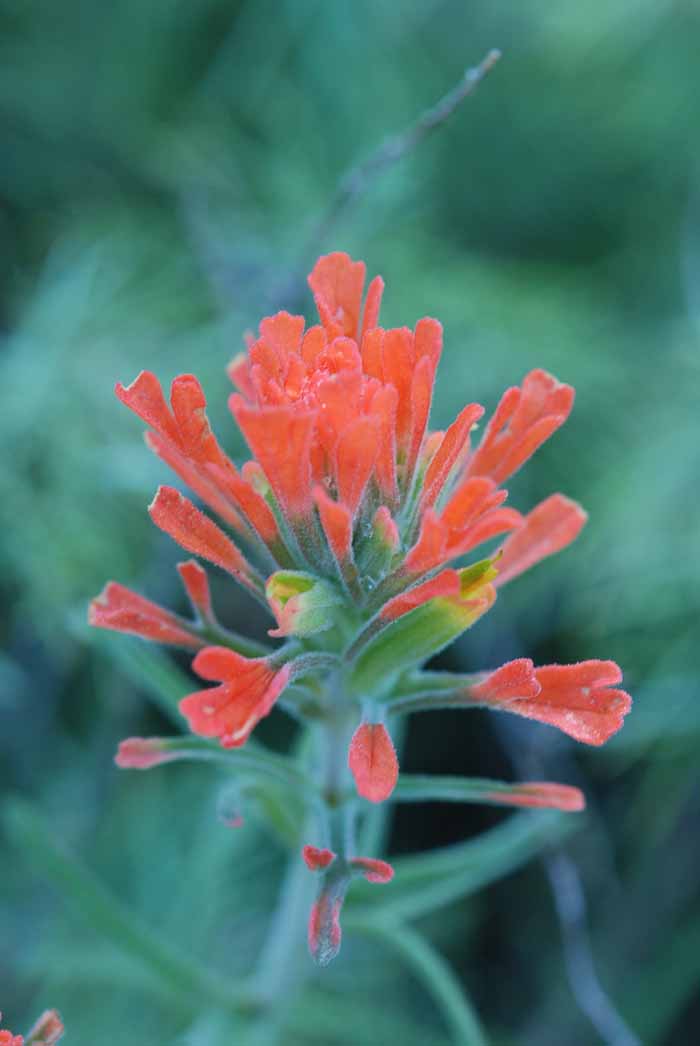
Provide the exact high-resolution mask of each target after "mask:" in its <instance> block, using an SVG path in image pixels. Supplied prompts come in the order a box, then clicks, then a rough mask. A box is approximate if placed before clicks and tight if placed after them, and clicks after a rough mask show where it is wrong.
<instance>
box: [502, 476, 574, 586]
mask: <svg viewBox="0 0 700 1046" xmlns="http://www.w3.org/2000/svg"><path fill="white" fill-rule="evenodd" d="M587 519H588V516H587V515H586V513H585V512H584V510H583V509H582V508H581V506H580V505H577V504H576V502H575V501H571V500H570V499H569V498H565V497H564V495H563V494H552V495H551V497H549V498H546V499H545V500H544V501H542V502H540V504H539V505H537V506H536V508H534V509H533V510H532V512H530V513H529V514H528V515H527V516H526V517H525V520H524V522H523V524H522V526H520V527H519V528H518V529H517V530H515V531H514V533H512V534H511V535H510V537H509V538H507V539H506V541H505V542H504V543H503V545H502V546H501V550H500V551H501V557H500V559H499V560H498V561H497V563H496V567H497V570H498V577H497V578H496V581H495V582H494V584H495V585H496V587H500V586H501V585H505V584H506V582H507V581H512V579H513V578H514V577H518V575H519V574H522V573H523V572H524V571H525V570H529V568H530V567H533V566H535V564H536V563H539V562H540V561H541V560H543V559H546V558H547V557H548V556H553V555H554V554H555V552H561V550H562V549H563V548H566V546H567V545H570V544H571V542H572V541H574V540H575V539H576V538H577V537H578V535H579V534H580V532H581V529H582V528H583V526H584V524H585V522H586V520H587Z"/></svg>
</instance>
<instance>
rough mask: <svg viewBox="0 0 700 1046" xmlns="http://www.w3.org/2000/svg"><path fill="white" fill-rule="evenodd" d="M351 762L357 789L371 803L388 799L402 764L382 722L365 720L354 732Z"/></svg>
mask: <svg viewBox="0 0 700 1046" xmlns="http://www.w3.org/2000/svg"><path fill="white" fill-rule="evenodd" d="M348 765H349V767H350V770H351V772H352V776H353V777H354V778H355V785H356V787H357V791H358V793H359V794H360V795H361V796H362V797H363V799H369V801H370V802H371V803H381V802H383V801H384V800H385V799H388V798H389V796H390V795H391V793H392V792H393V791H394V788H395V787H396V782H397V780H398V776H399V764H398V760H397V758H396V750H395V749H394V746H393V744H392V741H391V738H390V737H389V733H388V731H387V729H386V727H385V726H384V724H383V723H362V724H361V725H360V726H358V728H357V730H356V731H355V733H354V734H353V736H352V741H351V742H350V752H349V754H348Z"/></svg>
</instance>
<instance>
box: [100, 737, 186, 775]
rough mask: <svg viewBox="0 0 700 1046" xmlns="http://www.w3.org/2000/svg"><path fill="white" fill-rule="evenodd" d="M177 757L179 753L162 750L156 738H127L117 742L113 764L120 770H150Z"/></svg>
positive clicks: (173, 760)
mask: <svg viewBox="0 0 700 1046" xmlns="http://www.w3.org/2000/svg"><path fill="white" fill-rule="evenodd" d="M179 757H180V753H179V752H176V751H174V750H172V749H164V748H162V747H161V745H160V740H159V739H158V738H154V737H127V738H125V739H124V740H123V741H120V742H119V748H118V749H117V754H116V755H115V757H114V762H115V763H116V764H117V766H118V767H119V768H120V769H121V770H150V769H152V767H154V766H160V765H161V764H162V763H172V762H175V761H176V760H177V759H179Z"/></svg>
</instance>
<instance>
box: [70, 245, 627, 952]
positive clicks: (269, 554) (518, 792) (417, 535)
mask: <svg viewBox="0 0 700 1046" xmlns="http://www.w3.org/2000/svg"><path fill="white" fill-rule="evenodd" d="M309 284H310V287H311V290H312V292H313V295H314V299H315V302H316V307H317V310H318V314H319V317H320V323H319V324H316V325H314V326H311V327H308V328H307V327H306V326H305V322H304V319H303V317H301V316H292V315H290V314H289V313H287V312H279V313H277V314H276V315H274V316H270V317H267V318H266V319H264V320H262V322H261V323H260V328H259V333H258V336H257V337H251V338H250V339H249V344H248V348H247V351H246V352H245V353H241V354H239V355H238V356H236V357H235V359H234V360H233V361H232V362H231V364H230V365H229V367H228V374H229V377H230V378H231V380H232V382H233V385H234V386H235V391H234V392H233V393H232V395H231V396H230V399H229V406H230V409H231V412H232V414H233V416H234V418H235V420H236V422H237V423H238V425H239V427H240V429H241V431H242V433H243V436H244V437H245V440H246V442H247V444H248V446H249V448H250V451H251V453H252V455H253V458H252V460H251V461H249V462H247V463H246V464H244V465H243V466H242V468H240V469H238V468H237V467H236V466H235V465H234V464H233V462H232V461H231V459H230V458H229V457H228V456H227V454H226V453H225V452H224V450H223V449H222V448H221V446H220V445H219V443H218V441H217V440H216V437H215V436H214V435H213V433H212V431H211V428H210V426H209V422H208V420H207V416H206V400H205V397H204V393H203V390H202V388H201V386H200V384H199V382H198V381H197V379H196V378H195V377H194V376H192V375H182V376H180V377H178V378H176V379H175V380H174V382H173V383H172V386H171V390H170V400H169V403H168V402H167V401H166V399H165V396H164V394H163V391H162V389H161V386H160V383H159V382H158V379H157V378H156V377H155V375H153V374H151V373H149V372H143V373H141V374H140V375H139V376H138V377H137V378H136V380H135V381H134V382H133V384H131V385H129V386H127V387H125V386H123V385H117V390H116V391H117V395H118V396H119V398H120V399H121V400H122V402H123V403H125V404H126V405H127V406H128V407H130V408H131V409H132V410H133V411H134V412H135V413H136V414H137V415H139V417H140V418H141V419H142V420H143V421H145V422H146V424H147V425H148V426H149V432H148V434H147V443H148V445H149V446H150V447H151V449H152V450H153V451H154V452H155V453H156V454H157V455H158V456H159V457H160V458H161V459H162V460H163V461H164V462H165V463H166V464H167V465H168V466H169V467H170V468H171V469H172V470H173V472H174V473H175V474H176V476H177V477H179V479H180V480H181V481H182V482H183V483H184V484H185V485H186V486H187V487H188V488H189V489H190V490H191V491H192V493H193V494H194V495H195V496H196V498H197V499H198V500H199V502H200V503H201V504H202V506H203V507H204V510H205V511H203V510H202V509H201V508H198V507H197V506H196V505H195V504H194V503H193V502H192V501H190V500H189V499H188V498H187V497H186V496H185V495H184V494H182V493H181V492H180V491H178V490H176V489H175V488H173V487H169V486H163V487H161V488H160V489H159V491H158V492H157V494H156V497H155V499H154V501H153V503H152V505H151V506H150V509H149V512H150V514H151V517H152V519H153V521H154V523H155V524H156V525H157V526H158V527H160V528H161V529H162V530H164V531H165V532H166V533H167V534H169V535H170V536H171V537H172V538H173V539H174V540H175V541H176V542H177V543H178V544H180V545H181V546H182V547H183V548H185V549H186V550H187V551H188V552H190V553H192V554H193V555H195V556H198V557H200V558H201V559H204V560H206V561H208V562H209V563H211V564H213V565H214V566H215V567H218V568H220V569H221V570H223V571H225V572H227V573H228V574H229V575H231V576H232V577H233V578H234V579H235V580H236V581H237V582H239V583H240V584H241V585H242V586H243V587H244V588H245V589H246V590H247V592H248V593H249V594H250V595H251V596H252V597H253V598H254V599H256V600H257V601H258V602H259V603H261V604H262V605H263V606H264V607H265V608H266V610H267V611H268V612H269V613H270V616H271V619H272V624H271V627H270V629H269V634H270V636H272V637H276V638H279V639H280V640H281V643H280V644H278V645H277V646H270V645H265V644H261V643H257V642H255V641H253V640H249V639H246V638H245V637H243V636H239V635H237V634H235V633H231V632H228V631H226V629H224V628H222V626H221V625H220V624H219V623H218V621H217V619H216V617H215V615H214V611H213V609H212V604H211V597H210V593H209V587H208V582H207V575H206V573H205V571H204V569H203V568H202V567H201V566H200V565H199V564H197V562H196V561H192V560H191V561H188V562H187V563H184V564H181V565H180V566H179V568H178V569H179V571H180V575H181V578H182V581H183V583H184V585H185V588H186V592H187V595H188V597H189V600H190V602H191V604H192V607H193V611H194V618H192V619H185V618H181V617H179V616H176V615H174V614H171V613H170V612H169V611H166V610H164V609H162V608H161V607H159V606H157V605H156V604H155V603H151V602H150V600H148V599H146V598H144V597H143V596H140V595H136V594H135V593H133V592H131V591H130V590H129V589H127V588H124V587H123V586H122V585H120V584H117V583H116V582H111V583H110V584H109V585H107V587H106V588H105V590H104V592H103V593H102V594H101V595H100V596H98V597H97V599H96V600H94V601H93V603H92V605H91V610H90V620H91V622H92V624H94V625H97V626H98V627H101V628H111V629H116V630H117V631H124V632H131V633H134V634H136V635H139V636H141V637H142V638H144V639H149V640H156V641H159V642H163V643H167V644H173V645H177V646H180V647H183V648H185V649H188V650H190V651H191V652H193V653H194V655H195V656H194V659H193V662H192V667H193V669H194V671H195V672H196V673H197V674H198V675H199V676H201V677H202V678H203V679H205V680H206V681H208V682H214V683H216V684H217V685H216V686H213V687H208V688H205V689H202V690H198V691H196V692H194V693H192V694H190V695H189V696H187V697H185V698H184V699H183V700H182V701H181V702H180V710H181V712H182V714H183V716H184V717H185V719H186V721H187V724H188V726H189V728H190V730H191V731H192V732H193V733H194V734H196V735H199V736H200V737H202V738H208V739H211V740H212V742H217V743H218V744H219V745H221V746H223V747H224V748H237V747H240V746H242V745H244V744H245V742H246V740H247V739H248V737H249V735H250V733H251V731H252V730H253V729H254V728H255V726H256V725H257V723H258V722H259V721H260V719H262V718H263V717H264V716H266V715H267V714H268V713H269V712H270V711H271V710H272V708H273V707H274V706H275V705H276V704H277V703H278V702H284V703H285V706H286V707H288V708H289V709H290V710H291V711H292V712H293V713H294V714H295V715H296V716H297V718H299V719H300V720H302V721H307V722H309V723H311V724H313V727H314V729H315V730H317V732H318V736H319V738H320V739H321V746H322V747H323V751H324V753H325V755H324V756H323V759H322V760H321V762H322V764H323V765H322V767H321V768H320V769H319V771H318V774H317V778H318V780H317V781H316V783H315V787H316V808H318V801H319V800H320V803H321V805H322V806H323V805H325V809H326V815H325V819H322V820H323V823H322V824H321V826H320V829H319V830H320V832H321V834H322V836H325V841H326V842H327V843H328V844H329V845H327V846H326V845H324V846H323V847H320V848H316V847H312V846H309V845H307V846H306V847H305V848H304V852H303V858H304V860H305V862H306V864H307V865H308V867H309V868H311V869H312V870H314V871H316V872H318V873H319V874H320V876H321V888H320V890H319V894H318V898H317V901H316V903H315V905H314V909H313V912H312V915H311V919H310V923H309V931H308V932H309V945H310V948H311V951H312V953H313V954H314V956H315V957H316V958H317V959H318V961H319V962H321V963H325V962H327V961H329V959H330V958H332V957H333V955H334V954H335V953H336V952H337V950H338V948H339V946H340V936H341V934H340V922H339V918H340V910H341V906H342V903H343V899H344V897H345V893H346V891H347V889H348V887H349V885H350V883H351V880H352V878H353V877H354V876H355V875H357V874H363V875H364V876H365V878H367V879H369V880H370V881H372V882H388V881H389V879H390V878H391V876H392V874H393V872H392V870H391V868H390V866H389V865H387V864H386V863H385V862H382V861H378V860H375V859H373V858H365V857H355V856H349V855H348V850H350V851H352V846H353V843H352V840H353V838H354V835H353V825H354V818H355V817H356V815H357V813H358V811H361V810H362V807H361V806H360V805H359V804H358V802H357V798H356V795H359V796H360V797H361V798H363V799H366V800H369V801H370V802H373V803H378V802H382V801H384V800H386V799H388V798H389V796H391V794H392V792H393V791H394V789H395V787H396V786H397V779H399V766H398V760H397V755H396V751H395V749H394V745H393V743H392V740H391V736H390V733H389V730H388V727H387V723H390V722H391V719H392V717H394V716H396V715H406V714H408V713H411V712H416V711H421V710H424V709H430V708H439V707H441V706H450V707H464V708H466V707H473V706H477V705H478V706H485V707H488V708H494V709H498V710H502V711H510V712H514V713H515V714H517V715H521V716H525V717H527V718H530V719H536V720H539V721H540V722H543V723H548V724H550V725H552V726H555V727H557V728H558V729H560V730H562V731H563V732H564V733H566V734H569V735H570V736H571V737H573V738H575V739H576V740H578V741H582V742H585V743H587V744H594V745H597V744H602V743H603V742H604V741H606V740H607V739H608V738H609V737H610V736H611V735H612V734H614V733H615V732H616V731H617V730H618V729H619V728H620V726H621V725H622V721H623V717H624V716H625V714H626V713H627V711H628V710H629V707H630V698H629V696H628V695H627V694H626V693H625V692H624V691H623V690H619V689H617V684H618V683H619V682H620V680H621V673H620V670H619V669H618V667H617V665H615V664H614V663H613V662H609V661H586V662H582V663H581V664H577V665H546V666H543V667H539V668H537V667H535V666H534V664H533V663H532V662H531V661H529V660H527V659H525V658H521V659H519V660H517V661H512V662H510V663H509V664H507V665H504V666H503V667H501V668H499V669H496V670H495V671H491V672H489V673H480V674H476V675H465V676H452V675H451V676H444V677H443V676H442V675H441V674H440V673H435V672H424V671H423V670H422V669H421V667H420V666H421V665H422V664H423V663H424V662H425V661H426V660H427V659H428V658H430V657H431V656H433V655H434V654H435V653H437V652H438V651H439V650H441V649H442V648H443V647H444V646H446V645H447V644H448V643H450V642H452V641H453V640H454V639H455V638H457V637H458V636H459V635H460V634H461V633H463V632H464V631H465V629H468V628H470V627H471V626H472V625H473V624H475V623H476V622H477V621H478V620H479V618H480V617H481V616H482V615H484V614H485V613H487V612H488V611H489V610H490V608H491V607H492V606H493V604H494V601H495V600H496V597H497V594H498V591H499V590H500V588H501V586H502V585H504V584H505V583H506V582H509V581H512V580H513V579H514V578H516V577H517V576H519V575H520V574H522V573H523V572H524V571H526V570H528V569H530V568H531V567H533V566H534V565H536V564H537V563H539V562H541V561H542V560H543V559H545V558H546V557H548V556H550V555H553V554H554V553H555V552H559V551H561V550H562V549H564V548H565V547H566V546H567V545H569V544H570V543H571V542H572V541H573V540H574V539H575V538H576V537H577V535H578V534H579V532H580V530H581V528H582V527H583V525H584V523H585V521H586V515H585V513H584V511H583V510H582V509H581V508H580V507H579V506H578V505H577V504H576V503H575V502H573V501H571V500H569V499H568V498H566V497H564V496H563V495H561V494H554V495H552V496H550V497H548V498H546V499H545V500H544V501H542V502H541V503H540V504H539V505H537V506H535V507H534V508H532V509H531V510H530V511H529V512H527V514H525V515H523V514H521V512H520V511H518V510H516V509H515V508H512V507H510V506H509V505H506V504H505V502H506V501H507V498H508V492H507V490H505V489H504V487H503V484H504V482H506V481H507V480H508V479H509V478H510V477H511V476H512V475H513V474H514V473H515V472H516V471H517V470H518V469H519V468H520V467H521V466H522V465H524V464H525V462H526V461H527V460H528V458H529V457H530V456H531V455H532V454H533V453H534V452H535V451H536V450H537V448H538V447H539V446H540V445H541V444H542V443H543V442H544V441H545V440H546V439H548V438H549V437H550V436H551V435H552V434H553V433H554V432H555V431H556V429H558V428H559V427H560V426H561V425H562V424H563V423H564V422H565V421H566V419H567V417H568V415H569V413H570V411H571V408H572V405H573V399H574V392H573V389H572V388H571V387H570V386H568V385H565V384H562V383H560V382H558V381H557V380H556V379H555V378H554V377H552V376H551V375H549V374H547V373H546V372H545V371H542V370H533V371H531V372H530V373H529V374H528V375H526V377H525V379H524V380H523V382H522V384H521V385H520V386H514V387H512V388H510V389H508V390H507V391H506V392H505V393H504V395H503V397H502V398H501V401H500V403H499V404H498V406H497V408H496V410H495V412H494V414H493V415H492V417H491V418H490V420H489V421H488V422H487V423H486V425H485V428H484V431H483V435H482V436H481V438H480V439H476V438H475V433H476V428H477V425H478V423H479V421H480V419H481V418H482V416H483V415H484V409H483V407H481V406H480V405H479V404H478V403H470V404H468V405H467V406H465V407H464V409H463V410H462V411H461V412H460V414H459V415H458V417H457V418H456V420H455V421H454V422H453V423H452V424H451V425H450V426H449V427H448V428H447V430H446V431H445V432H438V431H430V430H429V428H428V422H429V415H430V407H431V401H432V395H433V384H434V380H435V373H436V369H437V365H438V361H439V359H440V355H441V352H442V327H441V325H440V323H439V322H438V321H437V320H434V319H429V318H426V319H422V320H419V321H418V323H417V324H416V326H415V328H414V329H413V330H410V329H409V328H407V327H400V328H396V329H390V330H385V329H384V328H382V327H381V326H380V325H379V310H380V304H381V299H382V293H383V289H384V284H383V281H382V280H381V278H379V277H375V278H374V279H373V280H372V281H371V283H370V284H369V287H368V289H367V294H366V297H365V298H364V301H363V291H364V284H365V266H364V264H363V263H362V262H354V261H352V260H351V259H350V258H349V257H348V255H347V254H343V253H335V254H329V255H326V256H325V257H322V258H320V259H319V260H318V262H317V263H316V265H315V267H314V270H313V272H312V273H311V276H310V277H309ZM208 513H211V514H212V515H213V516H215V517H217V520H218V522H215V521H214V519H213V518H212V517H211V516H210V515H209V514H208ZM486 542H492V543H495V544H496V545H497V547H496V548H495V550H493V551H491V552H490V553H487V554H486V555H484V552H483V551H482V552H481V557H480V558H478V557H477V558H476V559H475V560H474V561H473V562H471V563H467V564H466V565H464V564H455V562H454V561H455V560H457V559H461V558H462V557H464V556H468V555H470V554H472V553H474V551H475V550H476V549H479V548H481V547H482V546H484V544H485V543H486ZM339 744H340V747H339ZM343 749H345V753H344V752H343ZM180 754H181V753H179V752H178V749H177V746H176V745H174V746H170V747H168V742H167V741H162V740H160V739H153V740H152V741H149V740H148V739H139V738H132V739H129V740H128V741H126V742H124V743H123V744H122V745H121V747H120V750H119V754H118V756H117V762H118V763H119V765H120V766H129V767H135V768H146V767H149V766H155V765H157V764H159V763H161V762H168V761H171V760H172V759H175V758H178V757H179V756H180ZM276 758H279V757H276ZM400 780H401V779H399V787H400ZM439 780H440V779H439V778H437V779H436V781H438V782H439ZM353 781H354V785H355V791H356V795H354V794H353V788H352V782H353ZM467 792H468V794H469V796H470V797H471V798H472V799H473V801H482V802H492V803H499V804H501V805H510V806H514V807H518V806H530V807H542V806H547V807H551V808H556V809H564V810H577V809H581V808H582V806H583V796H582V794H581V793H580V792H579V790H578V789H575V788H572V787H570V786H567V785H555V784H548V783H541V782H532V783H526V784H521V785H506V784H501V783H499V782H488V781H484V782H478V781H474V782H471V784H470V785H469V788H468V789H467ZM465 794H466V793H465ZM339 817H340V819H341V821H342V822H343V825H344V827H343V829H342V830H339V828H338V818H339Z"/></svg>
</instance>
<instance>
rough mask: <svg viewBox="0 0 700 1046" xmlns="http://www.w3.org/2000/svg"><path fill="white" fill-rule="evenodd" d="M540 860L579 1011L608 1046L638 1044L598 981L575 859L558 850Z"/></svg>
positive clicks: (638, 1045)
mask: <svg viewBox="0 0 700 1046" xmlns="http://www.w3.org/2000/svg"><path fill="white" fill-rule="evenodd" d="M542 860H543V864H544V867H545V871H546V873H547V878H548V879H549V885H550V887H551V889H552V895H553V897H554V904H555V907H556V911H557V915H558V917H559V926H560V928H561V935H562V942H563V945H564V961H565V963H566V971H567V974H568V977H569V984H570V986H571V991H572V992H573V995H574V998H575V999H576V1002H577V1003H578V1005H579V1008H580V1010H581V1011H582V1012H583V1013H585V1014H586V1016H587V1017H588V1019H589V1021H590V1022H591V1024H592V1025H593V1027H594V1028H595V1029H596V1031H597V1032H598V1034H599V1035H600V1037H601V1039H603V1041H604V1042H606V1043H609V1044H610V1046H641V1041H640V1040H639V1039H638V1038H637V1036H636V1035H635V1034H634V1033H633V1032H632V1031H630V1029H629V1028H628V1027H627V1025H626V1023H625V1021H624V1020H623V1018H622V1017H621V1016H620V1014H619V1013H618V1011H617V1010H616V1009H615V1007H614V1005H613V1003H612V1002H611V1000H610V998H609V997H608V996H607V995H606V993H605V991H604V990H603V987H602V986H601V983H600V981H599V980H598V974H597V973H596V969H595V964H594V962H593V953H592V950H591V942H590V939H589V934H588V925H587V918H586V916H587V912H586V898H585V894H584V892H583V885H582V883H581V876H580V874H579V871H578V868H577V867H576V864H575V862H574V861H573V860H572V859H571V858H570V857H569V856H568V855H567V854H566V853H564V852H563V851H562V850H559V851H557V852H555V853H552V854H550V855H549V856H547V857H544V858H543V859H542Z"/></svg>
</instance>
